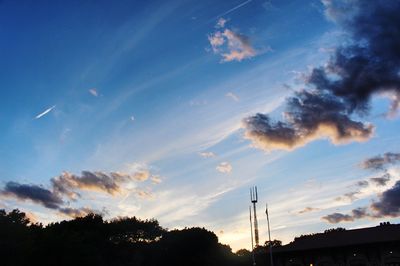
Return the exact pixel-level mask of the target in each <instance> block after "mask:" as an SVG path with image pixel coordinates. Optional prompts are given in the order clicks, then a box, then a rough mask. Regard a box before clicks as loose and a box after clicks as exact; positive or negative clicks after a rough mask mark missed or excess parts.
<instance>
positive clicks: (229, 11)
mask: <svg viewBox="0 0 400 266" xmlns="http://www.w3.org/2000/svg"><path fill="white" fill-rule="evenodd" d="M251 1H253V0H247V1H245V2H243V3H241V4H239V5H237V6H235V7H233V8H231V9H229V10H228V11H226V12H224V13H222V14H220V15H218V16H216V17H215V18H213V19H212V20H213V21H214V20H215V19H217V18H220V17H222V16H225V15H228V14H229V13H231V12H233V11H235V10H236V9H238V8H241V7H242V6H244V5H247V4H248V3H250V2H251Z"/></svg>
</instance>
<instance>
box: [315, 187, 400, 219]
mask: <svg viewBox="0 0 400 266" xmlns="http://www.w3.org/2000/svg"><path fill="white" fill-rule="evenodd" d="M368 210H369V211H368ZM399 216H400V181H397V182H396V184H395V185H394V186H393V187H391V188H389V189H387V190H386V191H384V192H383V193H382V194H381V195H380V196H379V197H378V200H377V201H375V202H373V203H372V204H371V205H370V206H369V208H367V207H363V208H357V209H353V210H352V211H351V214H343V213H337V212H336V213H332V214H329V215H326V216H324V217H322V219H323V220H326V221H327V222H329V223H339V222H351V221H354V220H357V219H361V218H365V217H370V218H384V217H399Z"/></svg>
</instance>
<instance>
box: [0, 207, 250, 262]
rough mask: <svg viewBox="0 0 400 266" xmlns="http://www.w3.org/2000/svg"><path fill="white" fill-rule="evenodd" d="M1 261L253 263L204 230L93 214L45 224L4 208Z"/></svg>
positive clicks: (0, 229) (242, 252)
mask: <svg viewBox="0 0 400 266" xmlns="http://www.w3.org/2000/svg"><path fill="white" fill-rule="evenodd" d="M0 255H1V261H0V265H13V266H15V265H60V266H63V265H97V266H103V265H104V266H105V265H113V266H124V265H138V266H142V265H143V266H145V265H146V266H153V265H154V266H155V265H175V266H179V265H191V266H197V265H198V266H200V265H209V266H213V265H219V266H223V265H230V266H235V265H236V266H241V265H250V264H251V253H250V251H247V250H240V251H238V252H236V253H233V252H232V250H231V248H230V247H229V246H227V245H224V244H221V243H219V242H218V238H217V236H216V235H215V234H214V233H213V232H211V231H208V230H206V229H204V228H198V227H194V228H185V229H182V230H167V229H165V228H163V227H161V226H160V225H159V223H158V221H157V220H154V219H151V220H141V219H138V218H136V217H124V218H116V219H112V220H110V221H106V220H104V219H103V217H102V216H100V215H97V214H89V215H87V216H85V217H79V218H75V219H73V220H69V221H61V222H56V223H50V224H48V225H46V226H44V225H42V224H40V223H32V222H31V221H30V220H29V219H28V218H27V216H26V215H25V213H23V212H21V211H19V210H17V209H15V210H13V211H10V212H8V213H7V212H6V211H5V210H0Z"/></svg>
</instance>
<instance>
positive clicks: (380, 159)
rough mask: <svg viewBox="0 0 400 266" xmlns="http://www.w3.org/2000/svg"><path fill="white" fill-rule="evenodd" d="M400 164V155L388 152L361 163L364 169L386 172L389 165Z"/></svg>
mask: <svg viewBox="0 0 400 266" xmlns="http://www.w3.org/2000/svg"><path fill="white" fill-rule="evenodd" d="M399 162H400V153H393V152H387V153H385V154H383V155H382V156H381V155H378V156H375V157H372V158H368V159H366V160H364V161H363V162H362V163H361V166H362V167H363V168H364V169H372V170H384V169H385V168H386V167H387V166H388V165H393V164H396V163H399Z"/></svg>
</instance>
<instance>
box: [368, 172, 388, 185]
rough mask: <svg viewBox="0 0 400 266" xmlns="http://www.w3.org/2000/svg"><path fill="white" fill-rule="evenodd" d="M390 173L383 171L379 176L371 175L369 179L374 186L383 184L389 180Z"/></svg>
mask: <svg viewBox="0 0 400 266" xmlns="http://www.w3.org/2000/svg"><path fill="white" fill-rule="evenodd" d="M390 178H391V175H390V174H389V173H385V174H384V175H382V176H380V177H371V178H370V179H369V180H370V181H371V182H372V183H374V184H375V185H376V186H385V185H386V184H387V182H389V181H390Z"/></svg>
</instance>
